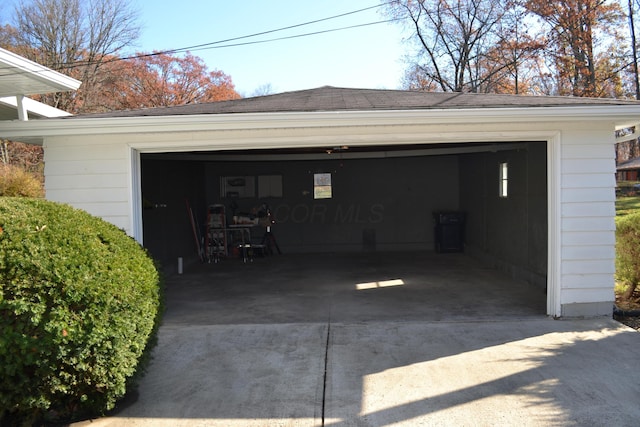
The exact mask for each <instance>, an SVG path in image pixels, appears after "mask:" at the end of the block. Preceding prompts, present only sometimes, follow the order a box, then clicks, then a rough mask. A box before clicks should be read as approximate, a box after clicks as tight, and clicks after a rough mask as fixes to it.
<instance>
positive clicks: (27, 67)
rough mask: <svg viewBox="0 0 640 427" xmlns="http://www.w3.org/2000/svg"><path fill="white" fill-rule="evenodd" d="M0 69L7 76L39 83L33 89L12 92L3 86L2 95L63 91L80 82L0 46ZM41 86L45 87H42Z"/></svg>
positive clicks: (74, 87)
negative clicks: (6, 73) (7, 73)
mask: <svg viewBox="0 0 640 427" xmlns="http://www.w3.org/2000/svg"><path fill="white" fill-rule="evenodd" d="M0 69H2V70H3V71H5V72H9V73H10V74H9V76H10V77H12V78H18V79H21V80H26V81H36V82H38V83H39V85H38V89H37V90H34V91H24V90H20V91H15V92H12V91H11V88H7V87H3V88H2V89H3V95H32V94H37V93H49V92H64V91H69V90H76V89H78V88H79V87H80V84H81V82H80V81H79V80H76V79H74V78H71V77H69V76H66V75H64V74H62V73H59V72H57V71H54V70H52V69H50V68H47V67H45V66H44V65H40V64H38V63H37V62H33V61H30V60H28V59H26V58H24V57H22V56H20V55H17V54H15V53H13V52H10V51H8V50H6V49H2V48H0ZM16 76H17V77H16ZM43 86H46V87H47V88H46V89H44V88H43ZM9 92H11V93H9Z"/></svg>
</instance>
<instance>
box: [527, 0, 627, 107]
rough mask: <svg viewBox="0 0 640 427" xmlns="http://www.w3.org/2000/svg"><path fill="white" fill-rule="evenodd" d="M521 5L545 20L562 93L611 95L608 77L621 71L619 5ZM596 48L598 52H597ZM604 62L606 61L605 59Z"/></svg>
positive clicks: (573, 1)
mask: <svg viewBox="0 0 640 427" xmlns="http://www.w3.org/2000/svg"><path fill="white" fill-rule="evenodd" d="M523 4H524V7H525V8H526V9H527V10H529V11H530V12H531V13H532V14H534V15H536V16H538V17H539V18H540V20H541V23H543V24H546V31H547V32H548V35H549V36H548V38H547V40H548V51H547V55H548V56H550V57H552V58H553V62H554V66H553V68H554V69H555V70H554V73H555V75H556V77H557V79H558V82H557V85H558V89H559V93H560V94H561V95H573V96H611V95H612V94H614V93H615V92H616V91H615V90H612V89H611V85H609V84H607V80H609V79H611V78H612V77H614V76H615V75H616V74H618V73H619V71H620V66H619V63H620V62H621V58H622V56H624V55H623V54H622V53H619V52H620V50H619V49H618V47H619V46H620V45H621V38H620V36H619V31H620V30H621V28H622V23H623V21H624V13H623V12H622V10H621V8H620V5H619V4H618V3H616V2H610V1H607V0H557V1H553V2H550V1H547V0H526V1H524V3H523ZM598 51H599V52H601V53H602V54H601V55H598ZM605 62H606V63H605Z"/></svg>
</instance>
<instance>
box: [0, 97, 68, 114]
mask: <svg viewBox="0 0 640 427" xmlns="http://www.w3.org/2000/svg"><path fill="white" fill-rule="evenodd" d="M22 102H23V104H24V105H25V107H26V108H27V111H28V112H29V114H35V115H37V116H40V117H68V116H71V113H68V112H66V111H64V110H60V109H59V108H55V107H52V106H50V105H47V104H43V103H42V102H38V101H36V100H34V99H31V98H26V97H25V98H24V99H23V100H22ZM0 104H4V105H7V106H9V107H14V108H18V100H17V99H16V97H15V96H4V97H0Z"/></svg>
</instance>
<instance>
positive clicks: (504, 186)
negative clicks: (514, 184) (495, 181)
mask: <svg viewBox="0 0 640 427" xmlns="http://www.w3.org/2000/svg"><path fill="white" fill-rule="evenodd" d="M499 185H500V188H499V189H498V196H500V197H502V198H507V197H508V196H509V164H508V163H500V182H499Z"/></svg>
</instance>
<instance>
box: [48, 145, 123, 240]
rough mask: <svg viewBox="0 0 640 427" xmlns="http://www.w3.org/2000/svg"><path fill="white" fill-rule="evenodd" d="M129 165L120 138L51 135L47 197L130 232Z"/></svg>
mask: <svg viewBox="0 0 640 427" xmlns="http://www.w3.org/2000/svg"><path fill="white" fill-rule="evenodd" d="M128 165H129V154H128V148H127V145H126V144H125V143H123V141H122V140H121V139H116V140H114V139H113V138H101V137H99V136H97V137H94V138H90V139H88V138H80V137H74V138H50V139H48V140H47V141H46V145H45V176H46V179H45V190H46V196H47V198H48V199H50V200H54V201H58V202H63V203H68V204H70V205H72V206H74V207H76V208H79V209H83V210H86V211H87V212H89V213H91V214H93V215H96V216H99V217H101V218H104V219H105V220H107V221H109V222H111V223H113V224H115V225H116V226H117V227H119V228H122V229H124V230H125V231H126V232H127V233H129V234H131V233H132V230H131V206H130V202H129V200H130V196H129V195H130V191H131V190H130V183H131V177H130V174H129V167H128Z"/></svg>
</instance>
